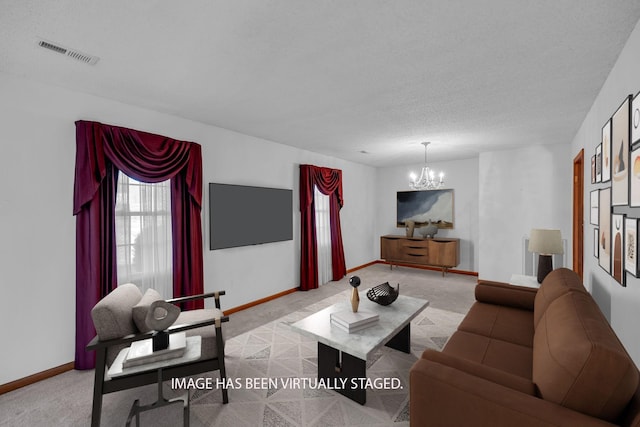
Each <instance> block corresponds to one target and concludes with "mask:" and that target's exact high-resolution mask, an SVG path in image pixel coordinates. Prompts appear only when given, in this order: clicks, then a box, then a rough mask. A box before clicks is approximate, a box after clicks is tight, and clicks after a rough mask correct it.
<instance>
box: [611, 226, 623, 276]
mask: <svg viewBox="0 0 640 427" xmlns="http://www.w3.org/2000/svg"><path fill="white" fill-rule="evenodd" d="M623 250H624V215H620V214H613V215H611V276H613V278H614V279H615V280H616V282H618V283H620V284H621V285H622V286H624V284H625V283H624V278H625V274H624V255H623V253H622V251H623Z"/></svg>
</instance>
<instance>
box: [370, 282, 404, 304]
mask: <svg viewBox="0 0 640 427" xmlns="http://www.w3.org/2000/svg"><path fill="white" fill-rule="evenodd" d="M399 294H400V284H399V283H398V286H397V287H396V288H395V289H393V287H392V286H390V285H389V282H385V283H383V284H381V285H378V286H376V287H374V288H371V289H369V290H368V291H367V298H369V300H371V301H373V302H375V303H378V304H380V305H389V304H391V303H392V302H394V301H395V300H396V299H398V295H399Z"/></svg>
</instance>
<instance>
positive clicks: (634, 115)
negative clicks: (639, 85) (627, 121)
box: [631, 92, 640, 146]
mask: <svg viewBox="0 0 640 427" xmlns="http://www.w3.org/2000/svg"><path fill="white" fill-rule="evenodd" d="M637 143H640V92H638V93H637V94H636V96H634V97H633V100H632V101H631V145H632V146H633V145H635V144H637Z"/></svg>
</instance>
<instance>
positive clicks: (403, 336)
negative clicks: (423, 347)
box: [385, 323, 411, 353]
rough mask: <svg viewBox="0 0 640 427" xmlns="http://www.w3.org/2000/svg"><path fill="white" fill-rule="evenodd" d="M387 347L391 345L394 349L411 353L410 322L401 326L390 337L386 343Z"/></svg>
mask: <svg viewBox="0 0 640 427" xmlns="http://www.w3.org/2000/svg"><path fill="white" fill-rule="evenodd" d="M385 345H386V346H387V347H391V348H393V349H394V350H399V351H402V352H404V353H411V323H408V324H407V326H405V327H404V328H402V329H401V330H400V332H398V333H397V334H396V335H395V336H394V337H393V338H391V339H390V340H389V341H388V342H387V343H386V344H385Z"/></svg>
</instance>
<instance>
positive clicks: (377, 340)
mask: <svg viewBox="0 0 640 427" xmlns="http://www.w3.org/2000/svg"><path fill="white" fill-rule="evenodd" d="M428 305H429V301H427V300H424V299H419V298H414V297H409V296H405V295H399V296H398V299H397V300H395V301H394V302H393V303H392V304H391V305H387V306H382V305H379V304H376V303H374V302H372V301H369V299H368V298H367V296H366V293H365V292H360V305H359V307H358V311H360V310H366V311H373V312H375V313H378V315H379V316H380V318H379V320H378V322H377V323H375V324H373V325H372V326H370V327H368V328H365V329H362V330H359V331H357V332H351V333H349V332H346V331H344V330H342V329H340V328H338V327H336V326H333V325H331V320H330V317H331V313H333V312H336V311H342V310H351V302H350V300H348V299H347V298H345V301H343V302H339V303H336V304H334V305H332V306H330V307H327V308H325V309H323V310H320V311H319V312H317V313H314V314H312V315H311V316H308V317H305V318H304V319H302V320H299V321H297V322H295V323H293V324H292V325H291V328H292V329H293V330H295V331H296V332H299V333H300V334H302V335H305V336H308V337H310V338H313V339H315V340H318V341H319V342H321V343H323V344H326V345H328V346H330V347H333V348H335V349H337V350H340V351H344V352H345V353H349V354H350V355H352V356H355V357H357V358H360V359H362V360H367V357H368V356H369V355H370V354H371V353H372V352H373V351H374V350H376V349H378V348H379V347H382V346H383V345H384V344H385V343H386V342H387V341H389V339H391V338H392V337H394V336H395V335H396V334H397V333H398V332H400V330H402V328H404V327H405V326H407V325H408V324H409V322H411V320H412V319H413V318H415V317H416V316H417V315H418V314H419V313H420V312H421V311H422V310H424V309H425V308H426V307H427V306H428Z"/></svg>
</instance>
